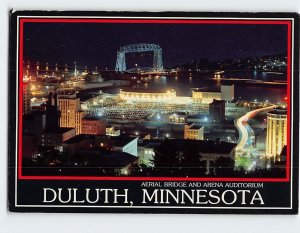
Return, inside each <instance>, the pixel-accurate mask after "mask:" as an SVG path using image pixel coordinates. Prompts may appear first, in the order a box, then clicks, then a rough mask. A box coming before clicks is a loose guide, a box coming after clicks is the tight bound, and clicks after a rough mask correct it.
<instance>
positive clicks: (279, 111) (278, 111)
mask: <svg viewBox="0 0 300 233" xmlns="http://www.w3.org/2000/svg"><path fill="white" fill-rule="evenodd" d="M268 113H269V114H276V115H286V114H287V109H286V108H282V107H277V108H274V109H273V110H272V111H270V112H268Z"/></svg>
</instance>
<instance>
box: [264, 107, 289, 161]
mask: <svg viewBox="0 0 300 233" xmlns="http://www.w3.org/2000/svg"><path fill="white" fill-rule="evenodd" d="M286 144H287V110H286V109H285V108H275V109H274V110H273V111H271V112H269V113H268V116H267V139H266V156H267V157H270V158H271V157H273V158H274V160H276V159H278V158H279V156H280V154H281V152H282V148H283V147H284V146H285V145H286Z"/></svg>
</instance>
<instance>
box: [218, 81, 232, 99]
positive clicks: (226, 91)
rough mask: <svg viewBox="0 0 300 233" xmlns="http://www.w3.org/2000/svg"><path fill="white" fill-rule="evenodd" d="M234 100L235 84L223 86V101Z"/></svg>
mask: <svg viewBox="0 0 300 233" xmlns="http://www.w3.org/2000/svg"><path fill="white" fill-rule="evenodd" d="M233 99H234V84H232V85H222V86H221V100H225V101H232V100H233Z"/></svg>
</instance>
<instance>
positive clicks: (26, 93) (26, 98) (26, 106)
mask: <svg viewBox="0 0 300 233" xmlns="http://www.w3.org/2000/svg"><path fill="white" fill-rule="evenodd" d="M30 100H31V92H30V84H29V83H27V82H24V83H23V115H24V114H28V113H30V111H31V107H30Z"/></svg>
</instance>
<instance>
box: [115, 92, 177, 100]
mask: <svg viewBox="0 0 300 233" xmlns="http://www.w3.org/2000/svg"><path fill="white" fill-rule="evenodd" d="M119 96H120V98H121V100H125V101H133V102H169V101H171V100H174V98H176V91H174V90H169V91H167V92H135V91H123V90H121V89H120V94H119Z"/></svg>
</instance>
